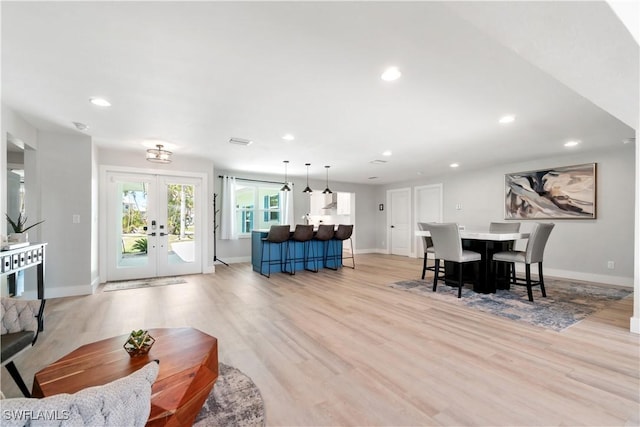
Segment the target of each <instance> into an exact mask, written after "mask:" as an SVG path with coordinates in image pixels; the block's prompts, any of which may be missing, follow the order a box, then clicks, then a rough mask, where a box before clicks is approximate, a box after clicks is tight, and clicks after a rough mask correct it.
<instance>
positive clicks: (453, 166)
mask: <svg viewBox="0 0 640 427" xmlns="http://www.w3.org/2000/svg"><path fill="white" fill-rule="evenodd" d="M458 166H460V164H459V163H451V164H450V165H449V167H450V168H457V167H458Z"/></svg>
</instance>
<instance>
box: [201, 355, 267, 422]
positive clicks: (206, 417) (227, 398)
mask: <svg viewBox="0 0 640 427" xmlns="http://www.w3.org/2000/svg"><path fill="white" fill-rule="evenodd" d="M193 425H194V426H195V427H210V426H211V427H212V426H219V427H223V426H229V427H231V426H264V425H265V418H264V402H263V401H262V395H261V394H260V390H258V387H256V385H255V384H254V383H253V381H251V378H249V377H248V376H246V375H245V374H243V373H242V372H241V371H240V370H238V369H236V368H234V367H232V366H228V365H225V364H224V363H220V364H219V365H218V379H217V380H216V384H215V386H214V387H213V390H212V391H211V394H209V397H207V400H206V401H205V403H204V405H203V406H202V410H201V411H200V413H199V414H198V416H197V417H196V421H195V423H194V424H193Z"/></svg>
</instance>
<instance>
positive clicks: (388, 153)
mask: <svg viewBox="0 0 640 427" xmlns="http://www.w3.org/2000/svg"><path fill="white" fill-rule="evenodd" d="M392 154H393V153H392V152H391V150H387V151H383V152H382V155H383V156H387V157H389V156H390V155H392Z"/></svg>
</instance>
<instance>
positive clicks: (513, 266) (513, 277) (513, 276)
mask: <svg viewBox="0 0 640 427" xmlns="http://www.w3.org/2000/svg"><path fill="white" fill-rule="evenodd" d="M509 270H510V271H511V285H515V284H516V264H515V263H514V262H512V263H511V268H510V269H509ZM509 288H511V286H509Z"/></svg>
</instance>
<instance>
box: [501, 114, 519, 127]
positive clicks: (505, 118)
mask: <svg viewBox="0 0 640 427" xmlns="http://www.w3.org/2000/svg"><path fill="white" fill-rule="evenodd" d="M515 119H516V116H514V115H513V114H509V115H507V116H502V117H500V120H498V122H500V123H501V124H503V125H504V124H507V123H512V122H513V121H514V120H515Z"/></svg>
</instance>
